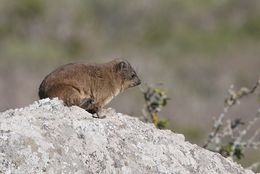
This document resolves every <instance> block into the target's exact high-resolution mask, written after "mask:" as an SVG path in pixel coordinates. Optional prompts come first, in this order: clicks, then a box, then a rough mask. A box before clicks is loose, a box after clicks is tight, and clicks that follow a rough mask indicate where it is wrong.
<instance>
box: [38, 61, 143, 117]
mask: <svg viewBox="0 0 260 174" xmlns="http://www.w3.org/2000/svg"><path fill="white" fill-rule="evenodd" d="M140 83H141V81H140V79H139V78H138V76H137V75H136V72H135V70H134V69H133V68H132V66H131V65H130V64H129V63H128V61H126V60H124V59H114V60H112V61H110V62H108V63H105V64H80V63H71V64H67V65H64V66H61V67H59V68H57V69H56V70H54V71H53V72H51V73H50V74H49V75H47V76H46V77H45V78H44V80H43V81H42V83H41V85H40V87H39V97H40V99H43V98H47V97H49V98H54V97H58V98H59V99H61V100H63V102H64V104H65V105H67V106H71V105H77V106H80V107H81V108H83V109H85V110H87V111H88V112H90V113H92V114H94V113H96V114H97V115H98V111H99V110H100V109H101V108H103V107H104V106H105V105H106V104H108V103H109V102H110V101H111V100H112V99H113V98H114V97H115V96H116V95H118V94H119V93H120V92H122V91H124V90H125V89H127V88H130V87H134V86H137V85H139V84H140Z"/></svg>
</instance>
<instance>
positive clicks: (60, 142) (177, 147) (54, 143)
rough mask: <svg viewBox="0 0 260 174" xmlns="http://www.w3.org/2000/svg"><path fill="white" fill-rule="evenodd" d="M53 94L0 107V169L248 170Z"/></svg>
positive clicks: (111, 112)
mask: <svg viewBox="0 0 260 174" xmlns="http://www.w3.org/2000/svg"><path fill="white" fill-rule="evenodd" d="M101 115H106V118H104V119H97V118H92V115H91V114H89V113H88V112H86V111H85V110H83V109H81V108H79V107H76V106H73V107H65V106H63V104H62V102H61V101H59V100H58V99H53V100H49V99H44V100H40V101H37V102H35V103H34V104H32V105H30V106H28V107H25V108H21V109H14V110H8V111H5V112H2V113H0V173H73V174H74V173H77V174H80V173H120V174H121V173H134V174H139V173H141V174H145V173H149V174H151V173H181V174H185V173H200V174H203V173H207V174H208V173H210V174H214V173H223V174H227V173H232V174H239V173H253V172H251V171H249V170H245V169H243V168H242V167H241V166H240V165H238V164H236V163H234V162H232V161H230V160H227V159H225V158H223V157H222V156H220V155H219V154H216V153H212V152H210V151H208V150H205V149H203V148H201V147H199V146H197V145H193V144H190V143H189V142H185V140H184V136H183V135H180V134H175V133H173V132H171V131H169V130H158V129H156V128H155V127H154V126H153V125H152V124H146V123H143V122H141V121H139V120H138V119H137V118H133V117H130V116H127V115H123V114H121V113H116V112H115V111H114V110H113V109H104V110H103V111H102V114H101Z"/></svg>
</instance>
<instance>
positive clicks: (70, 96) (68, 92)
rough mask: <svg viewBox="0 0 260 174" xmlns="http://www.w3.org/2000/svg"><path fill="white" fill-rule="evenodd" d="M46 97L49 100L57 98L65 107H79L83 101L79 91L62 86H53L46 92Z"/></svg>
mask: <svg viewBox="0 0 260 174" xmlns="http://www.w3.org/2000/svg"><path fill="white" fill-rule="evenodd" d="M47 96H48V97H50V98H54V97H58V98H59V99H61V100H63V102H64V104H65V105H67V106H72V105H77V106H80V103H81V101H82V99H83V97H82V94H80V91H79V90H78V89H77V88H75V87H73V86H70V85H64V84H59V85H55V86H53V87H52V88H50V89H49V90H48V91H47Z"/></svg>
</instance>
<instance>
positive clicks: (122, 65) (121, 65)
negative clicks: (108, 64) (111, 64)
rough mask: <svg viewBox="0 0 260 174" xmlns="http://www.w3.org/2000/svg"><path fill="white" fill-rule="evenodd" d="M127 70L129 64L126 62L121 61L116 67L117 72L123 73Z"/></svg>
mask: <svg viewBox="0 0 260 174" xmlns="http://www.w3.org/2000/svg"><path fill="white" fill-rule="evenodd" d="M125 69H127V63H126V62H125V61H121V62H119V63H118V64H117V65H116V70H117V71H122V70H125Z"/></svg>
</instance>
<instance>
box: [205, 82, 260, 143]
mask: <svg viewBox="0 0 260 174" xmlns="http://www.w3.org/2000/svg"><path fill="white" fill-rule="evenodd" d="M259 86H260V77H259V79H258V81H257V82H256V84H255V85H254V86H253V87H252V88H251V89H248V88H245V87H243V88H241V89H240V90H238V91H235V90H234V89H233V88H234V86H233V85H232V86H231V88H230V89H229V90H228V93H229V97H228V98H227V99H225V106H224V110H223V112H222V113H221V114H220V115H219V117H218V119H217V120H215V121H214V125H213V128H212V132H211V133H210V134H209V136H208V139H207V141H206V143H205V144H204V145H203V147H204V148H207V147H208V145H209V144H210V143H212V142H213V141H214V140H215V139H216V138H217V137H218V133H219V131H220V130H221V128H222V127H223V120H224V118H225V116H226V114H227V113H228V112H229V110H230V108H232V107H233V106H234V105H235V104H237V103H239V100H240V99H242V98H244V97H246V96H248V95H250V94H253V93H255V91H256V89H257V88H258V87H259ZM239 124H240V122H239V121H237V122H236V124H235V125H236V126H237V125H239ZM236 126H235V127H236ZM234 147H235V145H233V147H232V148H234Z"/></svg>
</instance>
